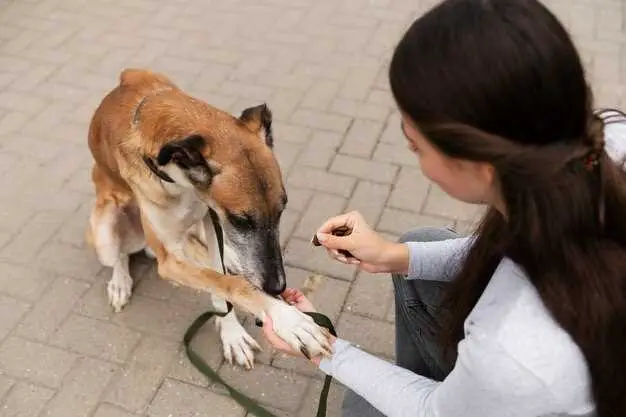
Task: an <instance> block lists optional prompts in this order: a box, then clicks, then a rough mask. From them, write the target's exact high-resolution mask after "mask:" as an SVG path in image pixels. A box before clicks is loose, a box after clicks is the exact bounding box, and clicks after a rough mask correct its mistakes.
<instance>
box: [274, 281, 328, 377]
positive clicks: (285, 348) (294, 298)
mask: <svg viewBox="0 0 626 417" xmlns="http://www.w3.org/2000/svg"><path fill="white" fill-rule="evenodd" d="M281 296H282V297H283V300H285V302H287V303H288V304H291V305H292V306H294V307H296V308H297V309H298V310H300V311H302V312H315V307H313V304H311V302H310V301H309V300H308V299H307V298H306V297H305V296H304V294H303V293H302V291H300V290H298V289H295V288H287V289H286V290H285V291H284V292H283V293H282V294H281ZM263 334H264V335H265V338H266V339H267V341H268V342H269V343H270V344H271V345H272V346H274V348H275V349H277V350H279V351H281V352H283V353H287V354H289V355H293V356H302V357H304V355H303V354H302V352H298V351H295V350H293V349H292V348H291V346H289V345H288V344H287V343H286V342H285V341H284V340H283V339H281V338H280V337H278V336H277V335H276V333H274V328H273V323H272V319H271V318H270V317H269V316H268V315H266V316H265V321H264V323H263ZM334 341H335V339H334V337H332V336H331V344H332V343H333V342H334ZM310 359H311V361H312V362H313V363H315V364H316V365H319V363H320V360H321V359H322V357H321V356H318V357H313V358H310Z"/></svg>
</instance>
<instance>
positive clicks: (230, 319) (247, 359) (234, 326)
mask: <svg viewBox="0 0 626 417" xmlns="http://www.w3.org/2000/svg"><path fill="white" fill-rule="evenodd" d="M212 299H213V307H215V309H216V310H218V311H226V301H224V299H223V298H219V297H217V296H214V295H213V296H212ZM215 327H216V328H217V330H218V331H219V332H220V338H221V339H222V347H223V349H224V358H225V359H226V361H227V362H228V363H229V364H231V365H232V364H233V360H234V361H235V362H236V363H237V364H238V365H240V366H243V367H244V368H246V369H252V368H254V351H255V350H261V346H259V344H258V343H257V342H256V340H254V339H253V338H252V336H250V335H249V334H248V332H247V331H246V329H244V328H243V326H242V325H241V323H240V322H239V319H238V318H237V315H236V313H235V310H234V309H232V310H231V311H230V313H228V314H227V315H226V316H224V317H215Z"/></svg>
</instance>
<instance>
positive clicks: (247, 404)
mask: <svg viewBox="0 0 626 417" xmlns="http://www.w3.org/2000/svg"><path fill="white" fill-rule="evenodd" d="M209 213H210V215H211V221H212V222H213V226H214V229H215V233H216V235H217V244H218V245H217V246H218V248H219V251H220V261H221V264H222V271H223V272H224V273H226V267H225V266H224V235H223V231H222V227H221V225H220V224H219V218H218V216H217V213H216V212H215V211H214V210H213V209H209ZM226 307H227V311H226V312H225V313H224V312H218V311H207V312H205V313H203V314H201V315H200V316H198V318H196V319H195V320H194V321H193V323H191V326H189V328H188V329H187V331H186V332H185V335H184V336H183V344H184V346H185V353H186V354H187V358H189V361H190V362H191V363H192V364H193V366H195V368H196V369H197V370H198V371H199V372H200V373H202V374H203V375H204V376H206V377H207V378H209V379H210V380H212V381H214V382H217V383H219V384H220V385H222V386H224V388H226V389H227V390H228V392H229V393H230V396H231V397H232V398H233V399H234V400H235V401H236V402H237V403H238V404H239V405H241V406H242V407H244V408H245V409H246V410H247V411H249V412H250V413H252V414H254V415H255V416H257V417H277V416H276V415H275V414H272V413H271V412H269V411H268V410H266V409H265V408H263V407H262V406H261V405H259V403H258V402H256V401H255V400H253V399H252V398H250V397H248V396H247V395H245V394H243V393H242V392H240V391H238V390H237V389H235V388H233V387H232V386H231V385H229V384H228V383H227V382H226V381H224V380H223V379H222V377H220V376H219V375H218V373H217V372H215V371H214V370H213V369H212V368H211V367H210V366H209V365H208V364H207V363H206V362H205V361H204V359H202V357H201V356H200V355H198V354H197V353H196V352H195V351H194V350H193V349H192V348H191V343H192V341H193V339H194V337H195V336H196V334H197V333H198V331H199V330H200V329H201V328H202V326H204V324H205V323H206V322H207V321H209V320H210V319H211V318H213V317H214V316H218V317H224V316H226V315H227V314H228V313H230V312H231V310H232V309H233V305H232V304H231V303H230V302H228V301H227V302H226ZM305 314H307V315H309V316H310V317H311V318H312V319H313V321H314V322H315V323H316V324H317V325H318V326H322V327H326V328H327V329H328V331H329V332H330V333H331V334H332V335H333V336H335V337H337V332H336V331H335V328H334V326H333V323H332V321H331V320H330V319H329V318H328V317H326V316H325V315H323V314H320V313H314V312H305ZM331 382H332V376H330V375H326V378H324V386H323V387H322V391H321V393H320V400H319V406H318V409H317V414H316V415H315V417H326V410H327V403H328V393H329V392H330V384H331Z"/></svg>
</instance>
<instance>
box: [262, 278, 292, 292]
mask: <svg viewBox="0 0 626 417" xmlns="http://www.w3.org/2000/svg"><path fill="white" fill-rule="evenodd" d="M285 288H287V283H286V282H285V281H284V280H282V279H281V280H269V281H265V283H264V284H263V291H265V292H266V293H268V294H269V295H273V296H278V295H281V294H282V293H283V292H284V291H285Z"/></svg>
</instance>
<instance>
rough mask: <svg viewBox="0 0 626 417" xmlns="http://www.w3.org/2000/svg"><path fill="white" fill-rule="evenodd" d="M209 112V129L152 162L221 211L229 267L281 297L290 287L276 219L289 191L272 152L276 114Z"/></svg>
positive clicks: (263, 111)
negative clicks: (210, 120)
mask: <svg viewBox="0 0 626 417" xmlns="http://www.w3.org/2000/svg"><path fill="white" fill-rule="evenodd" d="M211 117H212V118H213V122H214V123H211V128H210V129H208V130H207V131H206V132H205V131H203V132H202V133H199V134H194V135H190V136H187V137H184V138H180V139H175V140H172V141H169V142H168V143H167V144H165V145H164V146H163V147H161V149H160V150H159V152H158V155H157V157H156V159H155V160H154V161H153V162H150V163H152V164H153V167H152V168H153V171H155V169H156V173H157V175H164V176H167V177H169V179H170V180H173V181H174V182H175V183H176V184H178V185H179V186H180V187H182V188H186V189H193V190H194V192H195V194H196V195H197V196H198V197H199V198H200V199H201V200H202V201H203V202H205V203H206V204H207V205H208V206H210V207H211V208H213V209H214V210H215V211H216V212H217V214H218V216H219V218H220V222H221V225H222V227H223V230H224V244H225V256H224V262H225V265H226V268H227V269H228V270H229V272H230V273H234V274H242V275H245V276H246V277H248V279H250V280H251V281H252V282H253V283H254V284H256V285H257V286H259V287H261V288H263V290H264V291H266V292H267V293H269V294H273V295H278V294H280V293H281V292H282V291H283V290H284V289H285V285H286V283H285V270H284V267H283V258H282V253H281V248H280V243H279V222H280V218H281V214H282V212H283V210H284V209H285V206H286V204H287V194H286V192H285V188H284V185H283V181H282V174H281V170H280V168H279V166H278V163H277V160H276V158H275V156H274V152H273V136H272V113H271V111H270V110H269V108H268V107H267V106H266V105H265V104H263V105H260V106H255V107H250V108H248V109H246V110H244V111H243V113H242V114H241V116H240V117H239V118H236V117H232V116H230V115H227V114H225V113H222V112H216V113H215V114H213V115H211ZM159 173H160V174H159ZM162 178H163V177H162Z"/></svg>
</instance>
